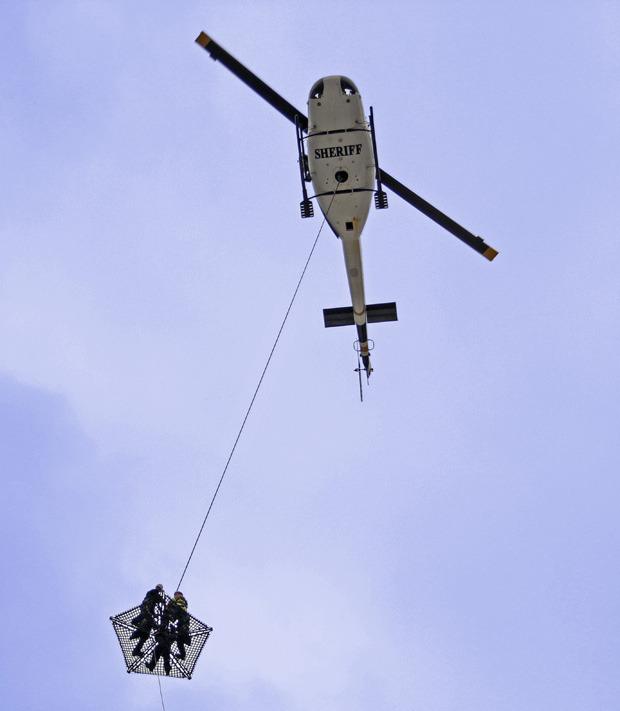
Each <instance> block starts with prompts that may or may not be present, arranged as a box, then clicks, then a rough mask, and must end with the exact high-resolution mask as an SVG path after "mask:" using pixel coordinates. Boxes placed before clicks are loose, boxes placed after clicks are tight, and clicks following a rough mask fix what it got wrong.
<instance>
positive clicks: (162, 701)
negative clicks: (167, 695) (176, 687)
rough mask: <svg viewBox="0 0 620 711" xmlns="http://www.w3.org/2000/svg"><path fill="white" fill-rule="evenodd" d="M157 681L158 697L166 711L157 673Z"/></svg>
mask: <svg viewBox="0 0 620 711" xmlns="http://www.w3.org/2000/svg"><path fill="white" fill-rule="evenodd" d="M157 683H158V684H159V698H160V699H161V707H162V709H163V710H164V711H166V704H164V695H163V694H162V692H161V681H160V679H159V674H158V675H157Z"/></svg>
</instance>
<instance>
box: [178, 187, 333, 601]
mask: <svg viewBox="0 0 620 711" xmlns="http://www.w3.org/2000/svg"><path fill="white" fill-rule="evenodd" d="M337 192H338V187H337V186H336V189H335V190H334V193H333V195H332V199H331V200H330V203H329V206H328V208H327V211H326V212H325V216H324V217H323V221H322V222H321V226H320V227H319V231H318V232H317V234H316V237H315V239H314V243H313V244H312V248H311V249H310V253H309V254H308V258H307V259H306V263H305V264H304V268H303V269H302V271H301V275H300V277H299V280H298V282H297V286H296V287H295V291H294V292H293V296H292V297H291V301H290V303H289V305H288V308H287V309H286V313H285V314H284V318H283V319H282V323H281V325H280V330H279V331H278V335H277V336H276V338H275V341H274V342H273V346H272V348H271V352H270V353H269V357H268V358H267V362H266V363H265V367H264V368H263V372H262V373H261V376H260V378H259V380H258V385H257V386H256V389H255V390H254V395H252V399H251V400H250V404H249V406H248V409H247V410H246V413H245V416H244V418H243V421H242V423H241V427H240V428H239V432H238V433H237V437H236V439H235V442H234V444H233V446H232V449H231V450H230V454H229V455H228V459H227V460H226V464H225V466H224V470H223V471H222V475H221V476H220V480H219V482H218V485H217V487H216V488H215V492H214V494H213V497H212V499H211V503H210V504H209V508H208V509H207V513H206V514H205V517H204V519H203V521H202V525H201V526H200V530H199V531H198V535H197V536H196V540H195V541H194V545H193V546H192V550H191V552H190V554H189V557H188V559H187V563H185V567H184V568H183V572H182V573H181V578H180V579H179V582H178V585H177V587H176V589H177V590H178V589H179V588H180V587H181V583H182V582H183V578H184V577H185V573H186V572H187V568H188V567H189V564H190V561H191V560H192V557H193V555H194V551H195V550H196V546H197V545H198V541H199V540H200V537H201V535H202V532H203V530H204V527H205V524H206V523H207V519H208V518H209V514H210V513H211V509H212V508H213V504H214V502H215V499H216V497H217V495H218V492H219V490H220V487H221V486H222V482H223V481H224V477H225V476H226V472H227V471H228V465H229V464H230V460H231V459H232V458H233V454H234V453H235V449H236V448H237V444H238V442H239V439H240V438H241V434H242V433H243V429H244V427H245V423H246V422H247V419H248V417H249V415H250V412H251V411H252V407H253V405H254V401H255V400H256V396H257V395H258V391H259V390H260V386H261V385H262V383H263V379H264V377H265V374H266V373H267V368H269V364H270V363H271V359H272V357H273V354H274V352H275V350H276V346H277V345H278V341H279V340H280V336H281V334H282V331H283V330H284V326H285V324H286V321H287V319H288V316H289V314H290V312H291V309H292V308H293V303H294V302H295V298H296V297H297V292H298V291H299V288H300V286H301V282H302V281H303V278H304V276H305V275H306V271H307V269H308V265H309V264H310V260H311V259H312V255H313V254H314V250H315V248H316V245H317V242H318V241H319V237H320V236H321V232H322V230H323V227H324V226H325V222H326V220H327V215H328V214H329V211H330V209H331V206H332V204H333V202H334V198H335V197H336V193H337Z"/></svg>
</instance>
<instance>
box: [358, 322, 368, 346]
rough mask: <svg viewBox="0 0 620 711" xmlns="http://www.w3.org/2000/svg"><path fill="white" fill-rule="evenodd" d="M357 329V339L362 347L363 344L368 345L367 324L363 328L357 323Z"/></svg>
mask: <svg viewBox="0 0 620 711" xmlns="http://www.w3.org/2000/svg"><path fill="white" fill-rule="evenodd" d="M355 326H356V328H357V338H358V340H359V342H360V345H361V344H362V343H368V328H367V326H366V324H365V323H363V324H362V325H361V326H360V325H359V324H358V323H357V324H355Z"/></svg>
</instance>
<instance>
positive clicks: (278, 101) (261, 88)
mask: <svg viewBox="0 0 620 711" xmlns="http://www.w3.org/2000/svg"><path fill="white" fill-rule="evenodd" d="M196 42H197V43H198V44H199V45H200V46H201V47H202V48H203V49H206V50H207V52H208V53H209V54H210V55H211V57H212V58H213V59H214V60H217V61H218V62H221V63H222V64H223V65H224V66H225V67H226V68H227V69H229V70H230V71H231V72H232V73H233V74H234V75H235V76H236V77H238V78H239V79H241V81H242V82H244V83H245V84H247V85H248V86H249V87H250V89H254V91H255V92H256V93H257V94H258V95H259V96H261V97H262V98H263V99H265V101H266V102H267V103H268V104H271V106H273V108H274V109H276V110H277V111H279V112H280V113H281V114H282V115H283V116H286V118H287V119H288V120H289V121H291V122H292V123H295V116H299V125H300V126H301V128H302V129H303V130H304V131H306V132H307V131H308V119H307V118H306V116H304V114H303V113H302V112H301V111H299V110H298V109H296V108H295V107H294V106H293V104H289V102H288V101H287V100H286V99H284V98H283V97H281V96H280V94H278V93H277V92H276V91H274V90H273V89H272V88H271V87H270V86H267V84H265V82H264V81H263V80H262V79H259V78H258V77H257V76H256V74H253V73H252V72H251V71H250V70H249V69H248V68H247V67H244V66H243V64H241V62H238V61H237V60H236V59H235V58H234V57H233V56H232V55H231V54H228V52H227V51H226V50H225V49H224V48H223V47H221V46H220V45H219V44H218V43H217V42H216V41H215V40H214V39H211V37H209V35H207V34H205V33H204V32H201V33H200V34H199V35H198V37H196Z"/></svg>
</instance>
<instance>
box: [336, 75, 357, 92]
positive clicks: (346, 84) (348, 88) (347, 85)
mask: <svg viewBox="0 0 620 711" xmlns="http://www.w3.org/2000/svg"><path fill="white" fill-rule="evenodd" d="M340 88H341V90H342V93H343V94H344V95H345V96H353V95H354V94H357V89H356V88H355V87H354V86H353V84H351V82H350V81H349V80H348V79H345V78H344V77H341V79H340Z"/></svg>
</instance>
